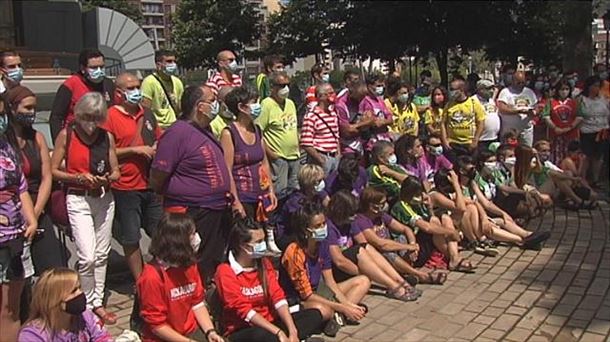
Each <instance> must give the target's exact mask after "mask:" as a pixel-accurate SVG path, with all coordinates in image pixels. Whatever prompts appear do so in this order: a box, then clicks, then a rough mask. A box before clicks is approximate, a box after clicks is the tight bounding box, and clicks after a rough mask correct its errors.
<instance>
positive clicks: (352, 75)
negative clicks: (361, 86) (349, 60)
mask: <svg viewBox="0 0 610 342" xmlns="http://www.w3.org/2000/svg"><path fill="white" fill-rule="evenodd" d="M358 82H360V74H359V73H358V70H354V69H349V70H345V73H343V89H341V90H340V91H339V93H338V94H337V100H339V99H340V98H342V97H344V96H347V95H349V90H350V88H351V87H352V86H353V85H354V84H356V83H358Z"/></svg>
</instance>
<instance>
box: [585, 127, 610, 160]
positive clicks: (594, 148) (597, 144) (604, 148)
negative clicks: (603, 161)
mask: <svg viewBox="0 0 610 342" xmlns="http://www.w3.org/2000/svg"><path fill="white" fill-rule="evenodd" d="M596 137H597V133H581V134H580V148H581V150H582V152H583V153H584V154H585V155H586V156H587V157H588V158H594V159H599V158H600V157H601V156H603V155H604V153H608V141H607V140H604V141H595V138H596Z"/></svg>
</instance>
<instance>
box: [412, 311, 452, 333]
mask: <svg viewBox="0 0 610 342" xmlns="http://www.w3.org/2000/svg"><path fill="white" fill-rule="evenodd" d="M447 320H448V319H447V317H445V316H442V315H437V316H435V317H433V318H431V319H428V320H426V321H425V322H423V323H421V324H418V325H417V327H418V328H420V329H424V330H428V331H433V332H434V333H435V334H436V330H438V329H439V328H441V327H442V326H443V325H444V324H447Z"/></svg>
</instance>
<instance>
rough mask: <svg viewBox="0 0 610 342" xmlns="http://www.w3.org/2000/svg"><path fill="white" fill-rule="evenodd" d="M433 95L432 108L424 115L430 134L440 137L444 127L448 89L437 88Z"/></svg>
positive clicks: (433, 90)
mask: <svg viewBox="0 0 610 342" xmlns="http://www.w3.org/2000/svg"><path fill="white" fill-rule="evenodd" d="M431 94H432V95H431V100H430V108H428V109H427V110H426V112H425V114H424V124H425V125H426V130H427V131H428V134H430V135H438V136H440V135H441V126H442V125H443V112H444V109H445V104H447V100H448V95H447V89H445V88H444V87H435V88H434V89H432V92H431Z"/></svg>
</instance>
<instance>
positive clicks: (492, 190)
mask: <svg viewBox="0 0 610 342" xmlns="http://www.w3.org/2000/svg"><path fill="white" fill-rule="evenodd" d="M474 182H475V183H476V184H477V186H478V187H479V190H481V192H482V193H483V195H485V198H487V199H488V200H492V199H493V198H494V197H496V184H495V183H493V182H488V181H487V180H486V179H485V178H483V176H481V174H480V173H478V172H477V175H476V176H475V177H474Z"/></svg>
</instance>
